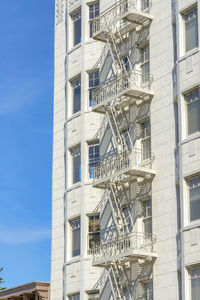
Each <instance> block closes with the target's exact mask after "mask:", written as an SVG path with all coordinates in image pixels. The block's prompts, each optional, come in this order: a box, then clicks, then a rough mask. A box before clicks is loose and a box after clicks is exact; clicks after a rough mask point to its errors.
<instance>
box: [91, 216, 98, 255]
mask: <svg viewBox="0 0 200 300" xmlns="http://www.w3.org/2000/svg"><path fill="white" fill-rule="evenodd" d="M88 236H89V252H90V250H92V248H93V247H94V245H95V244H98V243H99V241H100V219H99V214H97V215H93V216H89V234H88Z"/></svg>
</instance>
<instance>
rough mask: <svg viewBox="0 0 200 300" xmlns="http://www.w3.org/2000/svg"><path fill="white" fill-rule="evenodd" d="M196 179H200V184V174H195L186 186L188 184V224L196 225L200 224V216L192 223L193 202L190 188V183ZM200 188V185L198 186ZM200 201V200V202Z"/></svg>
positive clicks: (189, 178) (187, 180) (188, 179)
mask: <svg viewBox="0 0 200 300" xmlns="http://www.w3.org/2000/svg"><path fill="white" fill-rule="evenodd" d="M196 178H199V182H200V174H194V175H192V176H190V177H188V178H187V179H186V184H187V199H188V201H187V203H188V204H187V207H188V222H189V224H195V223H199V222H200V215H199V218H198V219H195V220H192V221H191V200H190V187H189V181H192V180H195V179H196ZM197 187H200V184H199V185H198V186H197ZM199 201H200V200H199Z"/></svg>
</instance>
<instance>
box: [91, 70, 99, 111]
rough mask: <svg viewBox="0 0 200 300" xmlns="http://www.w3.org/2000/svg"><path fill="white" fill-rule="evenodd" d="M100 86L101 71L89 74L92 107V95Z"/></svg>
mask: <svg viewBox="0 0 200 300" xmlns="http://www.w3.org/2000/svg"><path fill="white" fill-rule="evenodd" d="M98 86H99V70H97V71H94V72H90V73H89V106H92V104H93V101H92V94H93V91H94V90H95V88H97V87H98Z"/></svg>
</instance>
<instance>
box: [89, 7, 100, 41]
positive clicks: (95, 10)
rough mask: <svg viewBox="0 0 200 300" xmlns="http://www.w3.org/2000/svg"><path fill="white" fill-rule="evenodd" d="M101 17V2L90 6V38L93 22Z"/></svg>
mask: <svg viewBox="0 0 200 300" xmlns="http://www.w3.org/2000/svg"><path fill="white" fill-rule="evenodd" d="M97 16H99V2H97V3H95V4H91V5H90V6H89V20H90V37H92V20H93V19H94V18H95V17H97Z"/></svg>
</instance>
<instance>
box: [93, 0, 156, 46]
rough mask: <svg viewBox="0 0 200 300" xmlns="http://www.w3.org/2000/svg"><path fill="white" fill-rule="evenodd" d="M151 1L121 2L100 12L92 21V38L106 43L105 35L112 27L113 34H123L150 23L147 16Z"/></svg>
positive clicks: (150, 17)
mask: <svg viewBox="0 0 200 300" xmlns="http://www.w3.org/2000/svg"><path fill="white" fill-rule="evenodd" d="M150 8H151V1H149V0H141V1H139V0H121V1H118V2H117V3H115V4H114V5H112V6H111V7H110V8H109V9H107V10H105V11H104V12H102V13H101V14H100V15H99V16H98V17H96V18H94V19H93V21H92V28H93V29H92V30H93V31H92V32H93V38H94V39H96V40H100V41H103V42H105V41H106V33H107V32H109V28H111V27H112V29H113V30H112V32H113V33H117V32H118V33H119V32H120V33H121V34H125V33H127V32H130V31H131V30H134V29H135V28H136V27H137V26H139V25H140V26H144V25H145V23H146V22H148V21H150V22H151V21H152V19H153V17H152V16H151V15H150V14H149V11H150Z"/></svg>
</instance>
